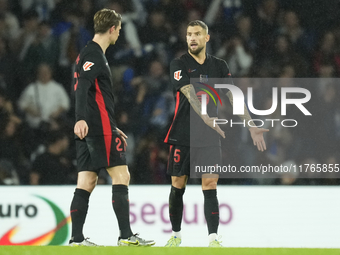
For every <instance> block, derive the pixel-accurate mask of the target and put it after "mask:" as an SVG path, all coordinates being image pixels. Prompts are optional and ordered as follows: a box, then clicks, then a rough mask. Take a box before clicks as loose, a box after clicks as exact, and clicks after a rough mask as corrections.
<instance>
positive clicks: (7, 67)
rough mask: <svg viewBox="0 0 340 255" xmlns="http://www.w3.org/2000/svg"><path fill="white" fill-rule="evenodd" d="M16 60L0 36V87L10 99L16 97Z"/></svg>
mask: <svg viewBox="0 0 340 255" xmlns="http://www.w3.org/2000/svg"><path fill="white" fill-rule="evenodd" d="M16 66H17V62H16V60H15V58H14V56H13V54H11V52H10V51H9V47H8V44H7V42H6V41H5V39H4V38H3V37H0V88H1V89H2V90H4V91H5V92H6V94H7V95H8V97H9V98H10V99H12V100H14V99H16V98H17V94H18V92H20V91H18V90H19V88H18V87H17V86H15V85H16V84H14V81H15V76H16V75H17V74H18V72H17V70H16Z"/></svg>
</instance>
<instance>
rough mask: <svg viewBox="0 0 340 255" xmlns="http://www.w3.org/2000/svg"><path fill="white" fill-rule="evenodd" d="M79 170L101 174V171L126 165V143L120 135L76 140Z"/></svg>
mask: <svg viewBox="0 0 340 255" xmlns="http://www.w3.org/2000/svg"><path fill="white" fill-rule="evenodd" d="M76 151H77V169H78V172H81V171H93V172H96V173H99V171H100V170H101V169H105V168H108V167H114V166H120V165H126V158H125V152H126V148H125V146H124V142H123V140H122V139H121V137H120V136H119V135H115V134H114V135H112V136H93V137H85V138H84V139H83V140H80V139H79V138H78V139H76Z"/></svg>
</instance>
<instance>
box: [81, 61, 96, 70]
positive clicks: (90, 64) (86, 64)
mask: <svg viewBox="0 0 340 255" xmlns="http://www.w3.org/2000/svg"><path fill="white" fill-rule="evenodd" d="M93 65H94V63H92V62H90V61H86V62H85V64H84V65H83V69H84V71H85V72H86V71H90V70H91V66H93Z"/></svg>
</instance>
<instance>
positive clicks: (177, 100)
mask: <svg viewBox="0 0 340 255" xmlns="http://www.w3.org/2000/svg"><path fill="white" fill-rule="evenodd" d="M179 93H180V92H179V91H177V94H176V108H175V115H174V118H173V120H172V123H171V126H170V128H169V131H168V134H167V135H166V137H165V140H164V142H165V143H167V142H168V139H169V135H170V131H171V128H172V124H174V121H175V118H176V115H177V111H178V106H179V95H180V94H179Z"/></svg>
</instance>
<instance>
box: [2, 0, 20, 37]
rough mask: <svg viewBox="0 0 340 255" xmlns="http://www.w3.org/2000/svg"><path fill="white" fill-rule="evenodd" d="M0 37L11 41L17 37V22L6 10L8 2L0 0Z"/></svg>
mask: <svg viewBox="0 0 340 255" xmlns="http://www.w3.org/2000/svg"><path fill="white" fill-rule="evenodd" d="M0 28H1V29H0V35H1V36H3V37H4V38H6V39H8V40H11V39H14V38H16V37H17V36H18V33H19V30H20V29H19V28H20V25H19V20H18V18H17V17H16V16H15V15H13V14H12V13H11V12H10V11H9V9H8V0H0Z"/></svg>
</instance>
